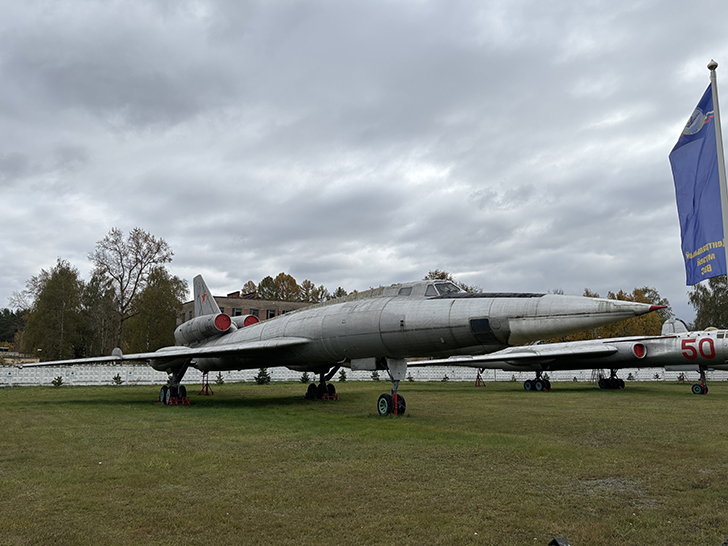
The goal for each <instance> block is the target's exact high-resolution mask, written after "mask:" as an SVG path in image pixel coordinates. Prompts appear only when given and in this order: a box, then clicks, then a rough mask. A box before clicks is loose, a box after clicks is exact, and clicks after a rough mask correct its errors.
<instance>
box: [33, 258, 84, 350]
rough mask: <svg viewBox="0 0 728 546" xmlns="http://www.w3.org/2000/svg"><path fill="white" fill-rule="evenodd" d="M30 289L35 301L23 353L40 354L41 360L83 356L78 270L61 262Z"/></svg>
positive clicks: (80, 290)
mask: <svg viewBox="0 0 728 546" xmlns="http://www.w3.org/2000/svg"><path fill="white" fill-rule="evenodd" d="M27 286H28V290H29V292H30V293H32V294H34V295H35V298H34V301H33V304H32V307H31V310H30V313H29V314H28V321H27V324H26V326H25V330H24V332H23V336H22V345H21V350H22V351H23V352H25V353H30V354H39V356H40V358H41V359H42V360H63V359H66V358H75V357H79V356H83V355H82V354H80V347H81V343H80V341H81V335H82V331H83V315H82V308H81V294H82V291H83V281H82V280H81V279H80V278H79V273H78V270H77V269H76V268H75V267H72V266H71V264H70V263H68V262H67V261H65V260H62V259H60V258H59V259H58V261H57V263H56V266H55V267H54V268H53V269H51V270H50V271H45V270H41V272H40V274H39V275H38V276H36V277H33V278H31V279H30V280H29V281H28V283H27ZM39 351H40V352H39Z"/></svg>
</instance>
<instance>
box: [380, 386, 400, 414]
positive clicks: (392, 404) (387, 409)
mask: <svg viewBox="0 0 728 546" xmlns="http://www.w3.org/2000/svg"><path fill="white" fill-rule="evenodd" d="M377 411H379V415H381V416H382V417H384V416H385V415H389V414H390V413H394V414H395V415H404V412H405V411H407V402H406V401H405V399H404V396H402V395H401V394H397V393H396V392H395V393H394V394H387V393H384V394H381V395H380V396H379V400H378V401H377Z"/></svg>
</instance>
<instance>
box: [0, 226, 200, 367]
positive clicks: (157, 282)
mask: <svg viewBox="0 0 728 546" xmlns="http://www.w3.org/2000/svg"><path fill="white" fill-rule="evenodd" d="M172 256H173V252H172V250H171V249H170V248H169V245H168V244H167V243H166V241H164V239H158V238H156V237H155V236H153V235H151V234H149V233H147V232H146V231H144V230H142V229H140V228H134V229H133V230H131V231H130V232H129V234H128V235H126V236H125V235H124V234H123V232H122V231H121V230H119V229H117V228H113V229H112V230H111V231H110V232H109V233H108V234H107V235H106V237H104V238H103V239H102V240H100V241H98V242H97V243H96V246H95V248H94V250H93V251H92V252H91V253H89V255H88V258H89V260H90V261H91V262H92V263H93V265H94V269H93V273H92V276H91V279H90V280H89V281H84V280H83V279H82V278H81V275H80V274H79V271H78V269H77V268H76V267H74V266H73V265H71V264H70V263H69V262H68V261H66V260H63V259H61V258H58V260H57V262H56V265H55V266H54V267H52V268H51V269H49V270H45V269H42V270H41V271H40V273H39V274H38V275H35V276H33V277H31V278H30V279H29V280H28V281H27V283H26V288H25V290H23V291H22V292H16V293H14V294H13V297H12V298H11V305H13V306H14V307H15V308H17V309H18V311H16V312H14V313H5V312H3V314H2V316H3V319H6V320H4V324H7V325H8V326H7V327H6V330H5V331H6V332H7V334H8V335H9V334H10V333H11V329H12V330H13V331H12V335H13V339H12V342H13V347H14V348H15V349H17V350H19V351H21V352H23V353H26V354H33V355H37V356H38V357H40V358H41V360H59V359H68V358H83V357H89V356H99V355H108V354H111V351H112V349H113V348H114V347H120V348H121V349H122V350H124V351H125V352H145V351H152V350H156V349H158V348H159V347H163V346H166V345H173V344H174V328H175V325H176V322H177V312H178V311H179V310H180V309H181V307H182V303H183V301H184V298H185V297H186V295H187V283H186V282H185V281H184V280H182V279H179V278H178V277H176V276H174V275H171V274H170V273H169V271H167V269H166V267H165V264H166V263H169V262H170V261H171V260H172ZM18 315H20V317H18ZM18 318H19V320H18ZM6 341H9V340H6Z"/></svg>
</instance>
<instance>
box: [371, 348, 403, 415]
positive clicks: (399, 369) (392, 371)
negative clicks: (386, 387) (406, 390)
mask: <svg viewBox="0 0 728 546" xmlns="http://www.w3.org/2000/svg"><path fill="white" fill-rule="evenodd" d="M380 363H381V364H383V365H384V368H385V369H386V370H387V373H388V374H389V378H390V380H391V381H392V394H387V393H384V394H382V395H380V396H379V400H377V411H378V412H379V415H381V416H382V417H384V416H385V415H389V414H390V413H393V414H394V415H404V413H405V411H407V402H406V401H405V399H404V396H402V395H401V394H398V393H397V389H398V388H399V382H400V381H401V380H403V379H404V377H405V375H406V374H407V361H406V360H401V359H395V358H383V359H381V360H380Z"/></svg>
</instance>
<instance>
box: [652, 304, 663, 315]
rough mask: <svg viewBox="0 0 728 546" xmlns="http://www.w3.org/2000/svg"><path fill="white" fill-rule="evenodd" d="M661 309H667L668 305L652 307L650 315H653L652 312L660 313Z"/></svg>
mask: <svg viewBox="0 0 728 546" xmlns="http://www.w3.org/2000/svg"><path fill="white" fill-rule="evenodd" d="M660 309H667V305H651V306H650V313H652V311H659V310H660Z"/></svg>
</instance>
